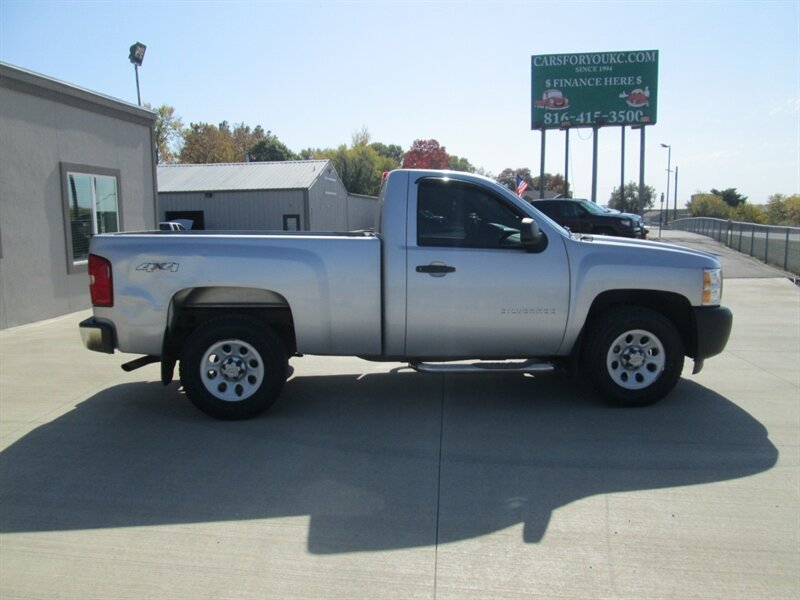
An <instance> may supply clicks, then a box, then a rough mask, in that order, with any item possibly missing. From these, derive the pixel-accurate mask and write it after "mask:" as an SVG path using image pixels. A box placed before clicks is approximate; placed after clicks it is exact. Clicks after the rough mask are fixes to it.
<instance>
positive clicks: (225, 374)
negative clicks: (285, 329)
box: [200, 339, 264, 402]
mask: <svg viewBox="0 0 800 600" xmlns="http://www.w3.org/2000/svg"><path fill="white" fill-rule="evenodd" d="M200 379H201V381H202V382H203V385H204V386H205V388H206V390H208V392H209V393H210V394H211V395H212V396H214V397H215V398H217V399H219V400H224V401H225V402H240V401H242V400H245V399H247V398H249V397H250V396H252V395H253V394H254V393H255V392H256V391H257V390H258V388H259V386H260V385H261V383H262V382H263V381H264V361H263V360H262V359H261V355H260V354H259V353H258V351H257V350H256V349H255V348H254V347H253V346H252V345H250V344H248V343H247V342H245V341H242V340H236V339H232V340H220V341H219V342H216V343H214V344H213V345H212V346H211V347H210V348H209V349H208V350H206V353H205V354H204V355H203V359H202V361H201V362H200Z"/></svg>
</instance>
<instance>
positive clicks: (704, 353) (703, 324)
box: [693, 306, 733, 361]
mask: <svg viewBox="0 0 800 600" xmlns="http://www.w3.org/2000/svg"><path fill="white" fill-rule="evenodd" d="M694 322H695V327H696V334H697V348H696V350H695V356H694V357H693V358H694V359H695V360H699V361H702V360H703V359H706V358H710V357H712V356H716V355H717V354H719V353H720V352H722V351H723V350H724V349H725V346H726V344H727V343H728V338H729V337H730V335H731V328H732V327H733V313H731V311H730V309H728V308H725V307H724V306H708V307H701V308H695V309H694Z"/></svg>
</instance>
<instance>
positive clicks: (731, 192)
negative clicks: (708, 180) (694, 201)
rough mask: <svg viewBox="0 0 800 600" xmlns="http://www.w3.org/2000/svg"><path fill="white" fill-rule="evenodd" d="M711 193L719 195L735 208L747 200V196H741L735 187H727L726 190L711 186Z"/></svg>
mask: <svg viewBox="0 0 800 600" xmlns="http://www.w3.org/2000/svg"><path fill="white" fill-rule="evenodd" d="M711 193H712V194H713V195H714V196H719V197H720V198H722V200H723V201H724V202H725V204H727V205H728V206H730V207H731V208H736V207H737V206H739V205H740V204H742V203H744V202H746V201H747V196H742V195H741V194H740V193H739V192H737V191H736V188H728V189H726V190H715V189H714V188H711Z"/></svg>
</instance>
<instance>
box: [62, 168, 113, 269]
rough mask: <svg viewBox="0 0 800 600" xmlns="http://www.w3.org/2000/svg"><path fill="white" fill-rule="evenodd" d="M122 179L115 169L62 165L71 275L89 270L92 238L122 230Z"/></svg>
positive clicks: (65, 224)
mask: <svg viewBox="0 0 800 600" xmlns="http://www.w3.org/2000/svg"><path fill="white" fill-rule="evenodd" d="M119 178H120V173H119V171H117V170H114V169H104V168H101V167H90V166H85V165H72V164H66V163H62V164H61V185H62V197H63V200H64V226H65V229H66V241H67V271H68V272H69V273H76V272H80V271H85V270H86V263H87V260H88V258H89V240H90V239H91V237H92V236H93V235H95V234H98V233H111V232H115V231H120V230H121V229H122V220H121V214H120V213H121V208H122V207H121V203H120V198H119Z"/></svg>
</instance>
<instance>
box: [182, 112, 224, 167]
mask: <svg viewBox="0 0 800 600" xmlns="http://www.w3.org/2000/svg"><path fill="white" fill-rule="evenodd" d="M180 162H182V163H190V164H204V163H227V162H238V160H237V155H236V148H235V147H234V144H233V136H232V135H231V130H230V127H229V126H228V123H227V122H226V121H223V122H222V123H220V125H219V127H217V126H215V125H211V124H209V123H190V124H189V127H188V129H185V130H184V131H183V148H181V152H180Z"/></svg>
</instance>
